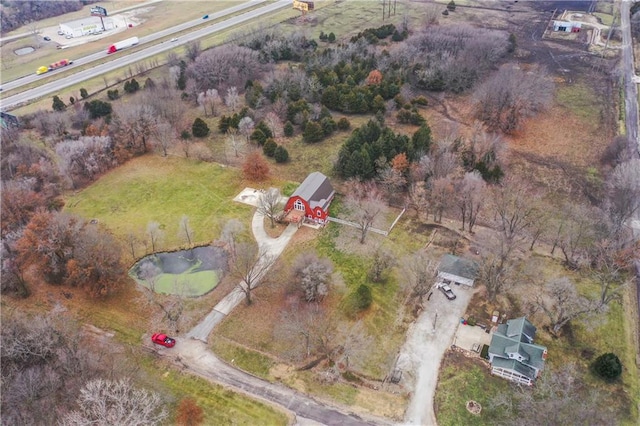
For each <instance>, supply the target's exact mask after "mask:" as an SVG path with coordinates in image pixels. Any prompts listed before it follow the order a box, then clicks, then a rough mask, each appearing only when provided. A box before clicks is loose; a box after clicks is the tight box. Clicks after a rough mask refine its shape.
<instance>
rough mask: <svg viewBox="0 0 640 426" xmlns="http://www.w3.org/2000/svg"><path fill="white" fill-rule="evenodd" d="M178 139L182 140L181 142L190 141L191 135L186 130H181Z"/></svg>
mask: <svg viewBox="0 0 640 426" xmlns="http://www.w3.org/2000/svg"><path fill="white" fill-rule="evenodd" d="M180 139H183V140H188V139H191V133H189V131H188V130H183V131H182V132H180Z"/></svg>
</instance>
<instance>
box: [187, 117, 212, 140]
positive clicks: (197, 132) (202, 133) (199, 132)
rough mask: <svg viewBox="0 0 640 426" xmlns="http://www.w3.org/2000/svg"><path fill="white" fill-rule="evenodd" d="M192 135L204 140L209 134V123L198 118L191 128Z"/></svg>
mask: <svg viewBox="0 0 640 426" xmlns="http://www.w3.org/2000/svg"><path fill="white" fill-rule="evenodd" d="M191 133H192V134H193V136H195V137H196V138H204V137H206V136H207V135H208V134H209V126H207V123H205V122H204V120H203V119H201V118H200V117H197V118H196V119H195V120H194V121H193V125H192V126H191Z"/></svg>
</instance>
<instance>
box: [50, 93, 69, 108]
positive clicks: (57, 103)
mask: <svg viewBox="0 0 640 426" xmlns="http://www.w3.org/2000/svg"><path fill="white" fill-rule="evenodd" d="M51 108H53V110H54V111H64V110H65V109H66V108H67V106H66V105H65V103H64V102H63V101H62V99H60V97H59V96H58V95H56V96H54V97H53V104H52V105H51Z"/></svg>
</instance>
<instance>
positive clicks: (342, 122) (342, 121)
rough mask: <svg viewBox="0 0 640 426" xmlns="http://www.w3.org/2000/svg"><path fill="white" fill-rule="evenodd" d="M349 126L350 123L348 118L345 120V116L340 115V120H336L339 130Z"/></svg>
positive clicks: (347, 128) (346, 128)
mask: <svg viewBox="0 0 640 426" xmlns="http://www.w3.org/2000/svg"><path fill="white" fill-rule="evenodd" d="M349 127H351V123H349V120H347V118H346V117H342V118H341V119H340V120H338V129H339V130H349Z"/></svg>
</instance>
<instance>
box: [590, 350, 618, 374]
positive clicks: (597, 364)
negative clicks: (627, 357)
mask: <svg viewBox="0 0 640 426" xmlns="http://www.w3.org/2000/svg"><path fill="white" fill-rule="evenodd" d="M593 370H594V371H595V373H596V374H597V375H598V376H600V377H602V378H603V379H605V380H609V381H611V380H615V379H617V378H618V377H620V375H621V374H622V363H621V362H620V358H618V356H617V355H616V354H613V353H611V352H609V353H606V354H603V355H600V356H599V357H598V358H596V360H595V361H594V363H593Z"/></svg>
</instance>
